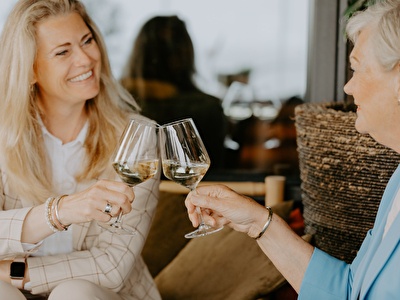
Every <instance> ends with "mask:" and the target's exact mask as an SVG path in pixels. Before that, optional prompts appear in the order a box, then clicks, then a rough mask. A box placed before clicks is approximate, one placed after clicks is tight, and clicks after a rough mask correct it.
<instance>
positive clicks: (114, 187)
mask: <svg viewBox="0 0 400 300" xmlns="http://www.w3.org/2000/svg"><path fill="white" fill-rule="evenodd" d="M134 198H135V195H134V192H133V189H132V188H130V187H129V186H127V185H126V184H124V183H122V182H115V181H107V180H100V181H98V182H96V183H95V184H94V185H92V186H91V187H89V188H88V189H87V190H85V191H82V192H79V193H76V194H73V195H69V196H67V197H65V198H63V201H62V206H61V207H60V214H62V219H63V220H65V222H66V224H71V223H81V222H88V221H91V220H97V221H100V222H108V221H109V220H110V219H111V218H112V217H115V216H117V215H118V214H119V213H120V211H122V212H123V213H124V214H126V213H129V212H130V211H131V210H132V206H131V202H132V201H133V200H134Z"/></svg>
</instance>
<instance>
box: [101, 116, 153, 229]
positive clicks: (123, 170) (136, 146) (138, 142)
mask: <svg viewBox="0 0 400 300" xmlns="http://www.w3.org/2000/svg"><path fill="white" fill-rule="evenodd" d="M157 132H158V128H157V125H156V124H155V123H151V122H147V121H145V120H134V119H131V120H130V121H129V123H128V125H127V126H126V128H125V130H124V132H123V134H122V136H121V139H120V141H119V144H118V146H117V148H116V151H115V153H114V155H113V159H112V166H113V168H114V170H115V172H116V173H117V174H118V175H119V177H120V178H121V179H122V181H124V182H125V183H127V184H128V185H129V186H131V187H133V186H135V185H137V184H139V183H142V182H144V181H146V180H148V179H150V178H152V177H154V175H156V173H157V170H158V161H159V155H158V137H157ZM100 226H102V227H103V228H106V229H108V230H109V231H111V232H114V233H118V234H124V235H132V234H135V230H132V229H129V228H127V227H125V226H123V224H122V211H121V212H120V213H119V215H118V217H117V218H116V219H115V221H114V222H112V223H107V224H104V223H102V224H100Z"/></svg>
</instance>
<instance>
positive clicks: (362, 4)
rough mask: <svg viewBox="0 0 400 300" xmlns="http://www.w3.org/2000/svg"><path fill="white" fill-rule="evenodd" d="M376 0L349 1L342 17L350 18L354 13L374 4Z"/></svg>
mask: <svg viewBox="0 0 400 300" xmlns="http://www.w3.org/2000/svg"><path fill="white" fill-rule="evenodd" d="M376 1H378V0H349V1H348V6H347V9H346V11H345V12H344V16H345V17H346V19H348V18H350V17H351V16H352V15H353V14H354V13H355V12H357V11H360V10H364V9H366V8H367V7H368V6H369V5H372V4H374V3H375V2H376Z"/></svg>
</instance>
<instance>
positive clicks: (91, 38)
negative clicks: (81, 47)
mask: <svg viewBox="0 0 400 300" xmlns="http://www.w3.org/2000/svg"><path fill="white" fill-rule="evenodd" d="M92 42H93V37H89V38H88V39H87V40H86V41H85V42H84V44H85V45H89V44H91V43H92Z"/></svg>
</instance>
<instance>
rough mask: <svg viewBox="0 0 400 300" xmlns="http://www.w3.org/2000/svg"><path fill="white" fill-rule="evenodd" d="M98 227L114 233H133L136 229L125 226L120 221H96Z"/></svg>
mask: <svg viewBox="0 0 400 300" xmlns="http://www.w3.org/2000/svg"><path fill="white" fill-rule="evenodd" d="M98 224H99V226H100V227H102V228H104V229H107V230H108V231H110V232H111V233H116V234H119V235H135V234H136V230H132V229H129V228H125V227H123V226H122V224H121V223H115V222H114V223H98Z"/></svg>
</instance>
